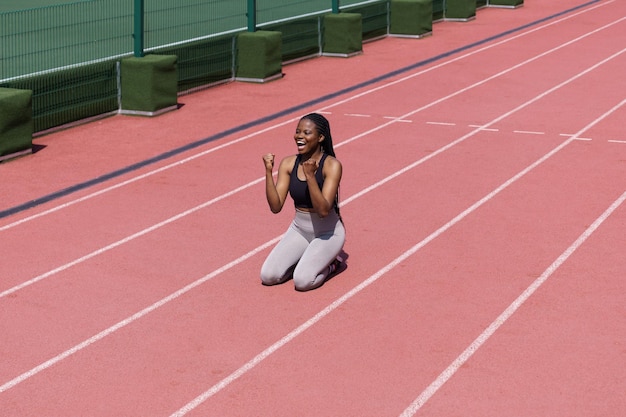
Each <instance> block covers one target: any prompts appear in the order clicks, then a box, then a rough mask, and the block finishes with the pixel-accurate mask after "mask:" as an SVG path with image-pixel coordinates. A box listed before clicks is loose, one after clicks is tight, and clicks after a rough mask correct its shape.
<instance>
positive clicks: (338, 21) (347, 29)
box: [322, 13, 363, 57]
mask: <svg viewBox="0 0 626 417" xmlns="http://www.w3.org/2000/svg"><path fill="white" fill-rule="evenodd" d="M323 36H324V42H323V46H322V54H323V55H330V56H344V57H348V56H352V55H356V54H360V53H361V52H362V51H363V21H362V18H361V14H360V13H334V14H327V15H325V16H324V35H323Z"/></svg>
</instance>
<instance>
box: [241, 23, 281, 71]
mask: <svg viewBox="0 0 626 417" xmlns="http://www.w3.org/2000/svg"><path fill="white" fill-rule="evenodd" d="M281 76H282V33H281V32H277V31H270V30H259V31H257V32H244V33H240V34H239V35H238V36H237V72H236V79H237V80H239V81H251V82H265V81H269V80H273V79H275V78H279V77H281Z"/></svg>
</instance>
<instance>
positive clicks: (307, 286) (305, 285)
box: [293, 272, 324, 291]
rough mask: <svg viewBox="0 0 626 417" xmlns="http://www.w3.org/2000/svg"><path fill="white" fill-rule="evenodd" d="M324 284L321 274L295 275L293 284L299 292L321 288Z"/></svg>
mask: <svg viewBox="0 0 626 417" xmlns="http://www.w3.org/2000/svg"><path fill="white" fill-rule="evenodd" d="M323 282H324V280H323V278H322V277H321V276H320V275H319V274H311V273H302V272H300V273H294V274H293V284H294V286H295V288H296V290H298V291H309V290H313V289H315V288H317V287H319V286H320V285H321V284H322V283H323Z"/></svg>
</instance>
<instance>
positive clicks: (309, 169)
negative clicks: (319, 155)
mask: <svg viewBox="0 0 626 417" xmlns="http://www.w3.org/2000/svg"><path fill="white" fill-rule="evenodd" d="M318 167H319V165H318V163H317V161H316V160H315V159H313V158H309V159H307V160H306V161H304V162H303V163H302V170H303V172H304V176H305V177H307V178H309V177H315V171H317V168H318Z"/></svg>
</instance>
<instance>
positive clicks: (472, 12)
mask: <svg viewBox="0 0 626 417" xmlns="http://www.w3.org/2000/svg"><path fill="white" fill-rule="evenodd" d="M445 4H446V10H445V16H444V17H445V19H448V20H470V19H473V18H474V17H476V0H447V1H446V3H445Z"/></svg>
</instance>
